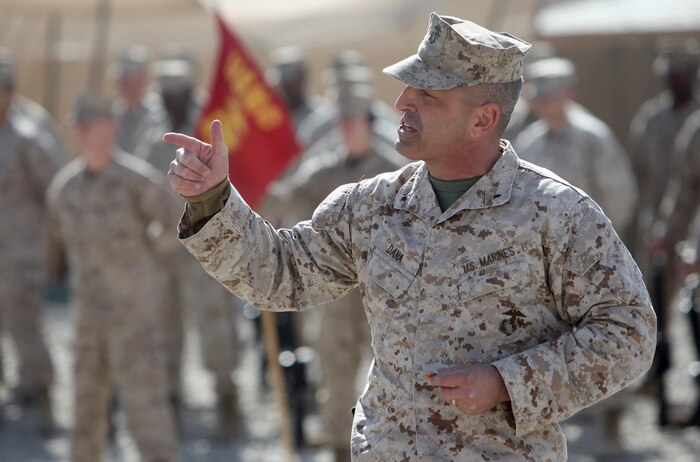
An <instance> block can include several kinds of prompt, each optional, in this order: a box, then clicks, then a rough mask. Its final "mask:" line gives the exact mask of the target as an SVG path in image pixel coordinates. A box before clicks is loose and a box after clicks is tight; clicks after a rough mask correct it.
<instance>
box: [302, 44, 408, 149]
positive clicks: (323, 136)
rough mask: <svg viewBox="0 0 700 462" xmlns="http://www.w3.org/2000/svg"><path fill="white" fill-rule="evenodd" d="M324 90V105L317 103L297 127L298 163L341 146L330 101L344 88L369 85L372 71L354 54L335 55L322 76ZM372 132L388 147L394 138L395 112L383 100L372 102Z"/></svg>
mask: <svg viewBox="0 0 700 462" xmlns="http://www.w3.org/2000/svg"><path fill="white" fill-rule="evenodd" d="M323 81H324V85H325V87H326V101H325V104H319V105H318V106H317V107H316V108H315V110H314V111H313V112H312V113H311V114H309V115H308V116H307V117H306V119H305V120H304V122H303V123H301V124H300V125H299V126H298V127H297V138H298V139H299V141H300V142H301V143H302V144H303V145H304V147H305V148H306V150H305V152H304V155H303V157H302V159H301V160H306V159H309V158H312V157H314V156H315V155H318V154H320V153H323V152H325V151H327V150H328V149H332V148H333V147H336V146H338V145H341V144H342V143H343V136H342V134H341V132H340V130H339V129H338V126H337V124H336V120H337V118H338V113H337V109H336V107H335V105H334V104H333V102H334V101H335V100H337V94H338V93H339V92H343V91H345V89H346V87H348V86H351V85H357V84H365V85H373V81H374V71H373V70H372V69H371V68H369V67H368V66H367V65H366V64H364V58H363V57H362V56H361V55H360V54H359V53H357V52H353V51H352V50H345V51H343V52H340V53H338V55H336V57H335V58H334V60H333V62H332V63H331V66H330V67H329V68H328V69H326V70H325V71H324V73H323ZM372 119H373V123H372V132H373V134H374V136H375V140H376V141H377V142H380V143H384V144H385V145H386V146H387V147H389V148H391V147H392V146H393V143H394V139H395V137H396V130H395V128H396V112H395V111H393V110H392V109H391V108H389V107H388V106H387V105H386V104H385V103H384V102H383V101H381V100H379V99H375V100H374V102H373V103H372Z"/></svg>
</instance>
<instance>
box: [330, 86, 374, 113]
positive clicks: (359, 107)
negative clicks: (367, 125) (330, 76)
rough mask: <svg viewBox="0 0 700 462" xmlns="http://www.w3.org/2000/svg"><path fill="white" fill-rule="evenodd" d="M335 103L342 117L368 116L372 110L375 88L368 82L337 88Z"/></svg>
mask: <svg viewBox="0 0 700 462" xmlns="http://www.w3.org/2000/svg"><path fill="white" fill-rule="evenodd" d="M334 93H335V95H334V103H335V107H336V110H337V112H338V117H340V118H341V119H356V118H367V117H369V115H370V113H371V111H372V102H373V101H374V89H373V88H372V85H368V84H366V83H355V84H352V85H346V86H343V87H338V88H336V91H335V92H334Z"/></svg>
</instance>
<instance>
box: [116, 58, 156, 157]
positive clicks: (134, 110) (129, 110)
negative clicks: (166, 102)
mask: <svg viewBox="0 0 700 462" xmlns="http://www.w3.org/2000/svg"><path fill="white" fill-rule="evenodd" d="M110 73H111V75H112V78H113V79H114V85H115V87H116V89H117V92H118V94H119V99H117V100H116V101H115V103H114V115H115V117H116V119H117V138H116V142H117V146H118V147H119V149H121V150H122V151H124V152H128V153H130V154H133V153H134V152H135V151H136V146H138V143H139V141H140V140H141V138H142V137H143V136H144V135H145V134H146V133H148V131H149V130H150V129H151V128H153V127H155V126H158V125H159V124H160V123H161V121H162V119H163V117H164V113H163V108H162V104H161V102H160V98H159V97H158V95H156V94H155V93H153V92H147V89H148V84H149V74H148V50H147V49H146V47H144V46H143V45H134V46H132V47H130V48H129V49H128V50H126V51H124V52H123V53H122V54H121V55H120V56H119V57H118V58H117V60H116V62H115V63H114V65H113V66H112V69H111V72H110Z"/></svg>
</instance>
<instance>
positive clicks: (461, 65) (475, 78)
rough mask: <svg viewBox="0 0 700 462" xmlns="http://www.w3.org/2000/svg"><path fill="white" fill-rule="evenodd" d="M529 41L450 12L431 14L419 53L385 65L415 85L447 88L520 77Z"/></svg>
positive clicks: (405, 80)
mask: <svg viewBox="0 0 700 462" xmlns="http://www.w3.org/2000/svg"><path fill="white" fill-rule="evenodd" d="M529 48H530V44H529V43H527V42H525V41H523V40H520V39H519V38H517V37H514V36H512V35H510V34H508V33H505V32H492V31H490V30H488V29H486V28H484V27H481V26H480V25H478V24H475V23H473V22H470V21H465V20H463V19H459V18H453V17H450V16H440V15H438V14H437V13H432V14H431V15H430V22H429V25H428V33H427V34H426V35H425V38H424V39H423V41H422V42H421V44H420V46H419V47H418V53H417V54H415V55H413V56H410V57H409V58H406V59H404V60H403V61H400V62H398V63H396V64H394V65H392V66H389V67H387V68H386V69H384V73H385V74H387V75H389V76H391V77H393V78H395V79H396V80H398V81H400V82H402V83H404V84H406V85H408V86H411V87H415V88H425V89H433V90H447V89H450V88H455V87H460V86H468V85H477V84H480V83H506V82H513V81H515V80H518V79H520V77H521V75H522V67H523V58H524V56H525V53H526V52H527V50H528V49H529Z"/></svg>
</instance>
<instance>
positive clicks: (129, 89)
mask: <svg viewBox="0 0 700 462" xmlns="http://www.w3.org/2000/svg"><path fill="white" fill-rule="evenodd" d="M147 86H148V76H147V75H146V73H145V72H144V73H138V74H133V75H125V76H122V77H120V78H119V79H117V90H118V91H119V94H120V95H121V97H122V98H124V99H125V100H127V101H129V102H132V101H133V102H140V101H141V99H142V98H143V95H144V94H145V93H146V87H147Z"/></svg>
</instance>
